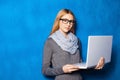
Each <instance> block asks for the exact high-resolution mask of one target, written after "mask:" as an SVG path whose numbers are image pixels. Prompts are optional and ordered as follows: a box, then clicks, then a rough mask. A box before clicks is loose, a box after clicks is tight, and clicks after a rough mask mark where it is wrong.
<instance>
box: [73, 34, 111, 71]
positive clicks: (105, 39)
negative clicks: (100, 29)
mask: <svg viewBox="0 0 120 80" xmlns="http://www.w3.org/2000/svg"><path fill="white" fill-rule="evenodd" d="M112 38H113V36H88V48H87V60H86V62H85V63H76V64H74V65H76V66H79V68H81V69H87V68H91V67H93V66H96V65H97V64H98V62H99V59H100V58H101V57H104V58H105V64H106V63H109V62H110V61H111V51H112Z"/></svg>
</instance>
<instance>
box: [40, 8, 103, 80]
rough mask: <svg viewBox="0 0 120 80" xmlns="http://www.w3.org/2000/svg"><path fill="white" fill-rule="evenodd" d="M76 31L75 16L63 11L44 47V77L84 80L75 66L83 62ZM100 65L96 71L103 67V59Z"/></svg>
mask: <svg viewBox="0 0 120 80" xmlns="http://www.w3.org/2000/svg"><path fill="white" fill-rule="evenodd" d="M74 29H75V17H74V14H73V13H72V12H71V11H70V10H68V9H63V10H61V11H60V12H59V13H58V15H57V17H56V19H55V22H54V25H53V29H52V31H51V34H50V36H49V38H48V39H47V41H46V43H45V46H44V56H43V67H42V72H43V74H44V75H47V76H55V80H82V77H81V75H80V68H79V67H77V66H75V65H73V64H75V63H79V62H81V56H80V46H79V41H78V38H77V37H76V36H75V35H74V32H75V30H74ZM98 63H99V64H98V65H97V66H96V67H95V69H101V68H102V67H103V65H104V61H103V59H100V61H99V62H98Z"/></svg>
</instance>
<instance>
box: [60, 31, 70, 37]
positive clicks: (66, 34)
mask: <svg viewBox="0 0 120 80" xmlns="http://www.w3.org/2000/svg"><path fill="white" fill-rule="evenodd" d="M60 32H61V33H62V34H63V35H64V36H65V38H68V32H63V31H62V30H60Z"/></svg>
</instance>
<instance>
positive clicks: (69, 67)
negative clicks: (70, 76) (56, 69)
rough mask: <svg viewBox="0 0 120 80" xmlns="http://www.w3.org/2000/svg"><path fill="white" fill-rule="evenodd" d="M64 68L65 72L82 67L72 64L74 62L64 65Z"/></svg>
mask: <svg viewBox="0 0 120 80" xmlns="http://www.w3.org/2000/svg"><path fill="white" fill-rule="evenodd" d="M62 69H63V71H64V73H71V72H73V71H77V70H79V69H80V68H79V67H77V66H75V65H72V64H66V65H64V66H63V68H62Z"/></svg>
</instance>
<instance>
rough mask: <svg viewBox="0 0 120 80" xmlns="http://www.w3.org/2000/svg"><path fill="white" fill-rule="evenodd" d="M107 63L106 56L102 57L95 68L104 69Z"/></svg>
mask: <svg viewBox="0 0 120 80" xmlns="http://www.w3.org/2000/svg"><path fill="white" fill-rule="evenodd" d="M104 63H105V58H104V57H101V58H100V60H99V62H98V64H97V66H96V67H95V69H102V68H103V66H104Z"/></svg>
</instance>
